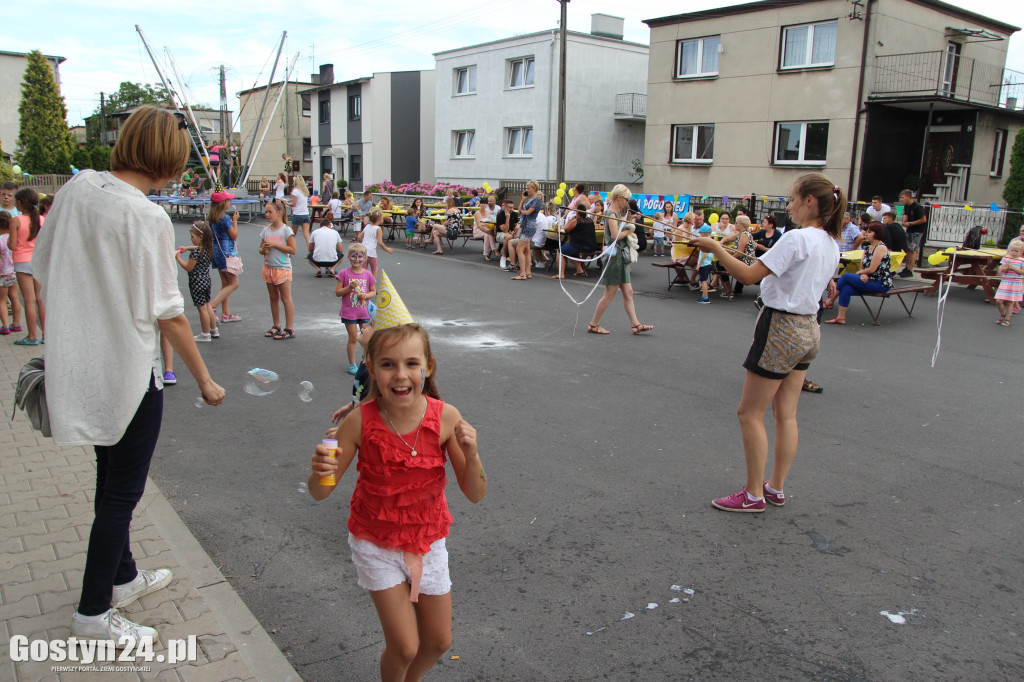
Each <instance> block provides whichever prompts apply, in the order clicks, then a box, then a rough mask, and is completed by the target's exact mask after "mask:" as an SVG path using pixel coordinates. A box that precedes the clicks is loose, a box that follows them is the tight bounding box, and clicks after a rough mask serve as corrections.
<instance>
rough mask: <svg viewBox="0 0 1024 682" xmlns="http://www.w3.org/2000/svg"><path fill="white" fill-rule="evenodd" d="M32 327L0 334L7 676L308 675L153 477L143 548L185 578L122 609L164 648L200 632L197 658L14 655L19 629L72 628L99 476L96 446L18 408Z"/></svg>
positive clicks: (0, 554) (31, 636)
mask: <svg viewBox="0 0 1024 682" xmlns="http://www.w3.org/2000/svg"><path fill="white" fill-rule="evenodd" d="M22 335H23V334H12V335H10V336H7V337H0V411H2V413H3V418H2V419H0V639H2V641H3V643H4V649H3V654H2V655H0V681H5V680H14V681H17V682H28V681H30V680H32V681H34V680H39V681H44V680H45V681H47V682H50V681H55V680H74V681H75V682H86V681H87V680H90V679H97V680H103V682H114V681H120V680H164V681H167V682H171V681H181V682H225V681H227V680H275V681H285V680H299V679H300V678H299V676H298V674H297V673H296V672H295V670H294V669H293V668H292V666H291V664H289V663H288V661H287V660H286V659H285V657H284V655H283V654H282V653H281V651H280V650H279V649H278V648H277V646H276V645H275V644H274V642H273V641H272V640H271V638H270V636H269V635H268V634H267V633H266V632H265V631H264V630H263V628H262V627H261V626H260V624H259V623H258V622H257V621H256V619H255V618H254V617H253V615H252V613H250V611H249V609H248V608H247V607H246V606H245V604H244V603H243V602H242V601H241V599H239V598H238V595H237V594H236V593H235V591H234V589H233V588H232V587H231V585H230V583H229V582H228V581H227V580H226V579H225V578H224V576H223V575H222V574H221V572H220V571H219V570H218V569H217V567H216V566H215V565H214V563H213V562H212V561H211V560H210V557H209V556H207V554H206V552H205V551H204V550H203V548H202V547H201V546H200V545H199V542H198V541H196V539H195V538H194V537H193V536H192V534H191V532H190V531H189V530H188V528H187V527H186V526H185V524H184V523H182V521H181V519H180V518H178V515H177V514H176V513H175V511H174V509H172V508H171V506H170V504H168V502H167V500H166V499H165V498H164V496H163V494H162V493H161V492H160V489H159V488H158V487H157V486H156V484H154V483H153V481H152V480H150V481H148V483H147V485H146V494H145V496H144V497H143V498H142V501H141V502H140V503H139V506H138V508H137V509H136V511H135V519H134V521H133V522H132V552H133V554H134V555H135V558H136V560H137V561H138V563H139V566H140V567H143V568H163V567H169V568H171V569H172V570H173V571H174V576H175V579H174V582H173V583H172V584H171V585H170V586H169V587H167V588H165V589H162V590H159V591H157V592H154V593H153V594H150V595H147V596H145V597H143V598H141V599H140V600H138V601H136V602H135V603H134V604H131V605H129V606H128V607H126V608H125V609H123V611H124V612H125V613H126V615H127V616H128V617H129V618H131V619H132V620H134V621H136V622H138V623H142V624H144V625H150V626H154V627H156V628H157V629H158V630H159V633H160V642H161V643H160V644H158V645H157V646H156V647H155V649H154V651H153V652H152V653H153V655H154V659H156V657H158V656H163V657H165V656H166V654H167V653H168V650H167V648H166V642H168V641H169V640H171V639H187V637H188V636H189V635H194V636H195V637H196V657H195V660H192V661H183V662H179V663H176V664H173V665H171V664H168V663H166V662H160V661H159V660H153V661H152V662H144V661H142V660H139V659H138V658H137V659H136V661H135V662H134V663H133V662H121V663H118V662H114V663H112V664H111V663H98V662H97V663H96V664H95V665H96V666H97V667H98V666H100V665H115V666H118V665H120V666H126V667H127V666H137V667H138V668H139V669H137V670H131V671H110V670H105V671H100V670H97V671H95V672H89V671H87V670H83V669H70V668H78V666H79V664H78V663H76V662H73V661H64V662H60V663H57V662H53V661H50V660H47V661H26V662H15V661H14V660H12V650H11V646H10V642H11V638H12V637H15V636H17V635H24V636H26V637H27V638H28V640H29V641H31V640H47V641H50V642H53V641H57V640H64V641H66V640H67V638H68V637H69V636H70V634H71V633H70V622H71V616H72V614H73V613H74V609H75V606H76V605H77V603H78V596H79V590H80V589H81V587H82V571H83V570H84V568H85V550H86V545H87V542H88V538H89V530H90V527H91V524H92V519H93V511H92V500H93V492H94V489H95V485H96V479H95V476H96V473H95V470H96V468H95V457H94V455H93V452H92V449H91V448H83V447H59V446H56V445H54V444H53V441H52V440H51V439H49V438H44V437H43V436H42V435H41V434H40V433H39V432H37V431H33V430H32V428H31V427H30V426H29V423H28V420H27V419H26V418H25V416H24V414H22V413H20V412H19V413H18V414H17V415H16V416H15V417H14V420H13V421H12V420H11V419H10V416H11V410H12V408H13V404H14V383H15V381H16V380H17V376H18V372H19V370H20V369H21V366H22V365H23V364H25V362H27V361H28V360H29V359H30V358H31V357H33V356H35V355H38V354H40V351H41V350H44V349H45V346H40V347H35V348H32V347H21V346H15V345H13V339H14V338H17V337H20V336H22ZM186 380H187V379H186ZM55 666H67V667H68V668H69V669H67V670H64V671H58V670H56V669H55ZM85 667H86V668H88V667H91V666H85ZM147 667H148V670H146V669H145V668H147Z"/></svg>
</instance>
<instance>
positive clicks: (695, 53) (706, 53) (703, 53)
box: [676, 36, 722, 78]
mask: <svg viewBox="0 0 1024 682" xmlns="http://www.w3.org/2000/svg"><path fill="white" fill-rule="evenodd" d="M721 44H722V36H708V37H707V38H695V39H693V40H680V41H679V43H678V44H677V45H678V47H677V50H678V54H677V56H676V78H700V77H704V76H717V75H718V48H719V47H720V46H721Z"/></svg>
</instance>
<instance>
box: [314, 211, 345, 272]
mask: <svg viewBox="0 0 1024 682" xmlns="http://www.w3.org/2000/svg"><path fill="white" fill-rule="evenodd" d="M334 196H335V197H337V196H338V193H337V192H335V193H334ZM331 201H334V199H331ZM344 255H345V247H344V246H342V244H341V235H339V234H338V231H337V230H335V229H334V226H333V225H332V224H331V221H330V220H328V219H327V218H324V219H323V220H321V221H320V227H318V228H316V229H315V230H313V234H311V235H310V236H309V254H308V255H307V256H306V260H307V261H309V264H310V265H312V266H313V269H314V270H316V276H317V277H323V274H322V272H321V269H322V268H327V274H329V275H330V276H331V277H333V276H334V274H335V273H334V268H335V267H336V266H337V265H338V263H340V262H341V261H342V258H343V257H344Z"/></svg>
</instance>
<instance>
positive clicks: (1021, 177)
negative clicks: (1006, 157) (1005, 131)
mask: <svg viewBox="0 0 1024 682" xmlns="http://www.w3.org/2000/svg"><path fill="white" fill-rule="evenodd" d="M1003 200H1004V201H1005V202H1006V205H1007V206H1008V207H1009V208H1013V209H1018V208H1020V207H1022V206H1024V128H1021V129H1020V130H1018V131H1017V136H1016V137H1015V138H1014V139H1013V151H1011V152H1010V174H1009V175H1007V176H1006V184H1005V185H1004V186H1003Z"/></svg>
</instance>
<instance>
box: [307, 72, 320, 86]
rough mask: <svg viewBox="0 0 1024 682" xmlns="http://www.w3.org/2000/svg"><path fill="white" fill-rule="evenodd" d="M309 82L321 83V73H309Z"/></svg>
mask: <svg viewBox="0 0 1024 682" xmlns="http://www.w3.org/2000/svg"><path fill="white" fill-rule="evenodd" d="M309 82H310V83H312V84H313V85H319V84H320V74H318V73H311V74H309Z"/></svg>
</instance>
